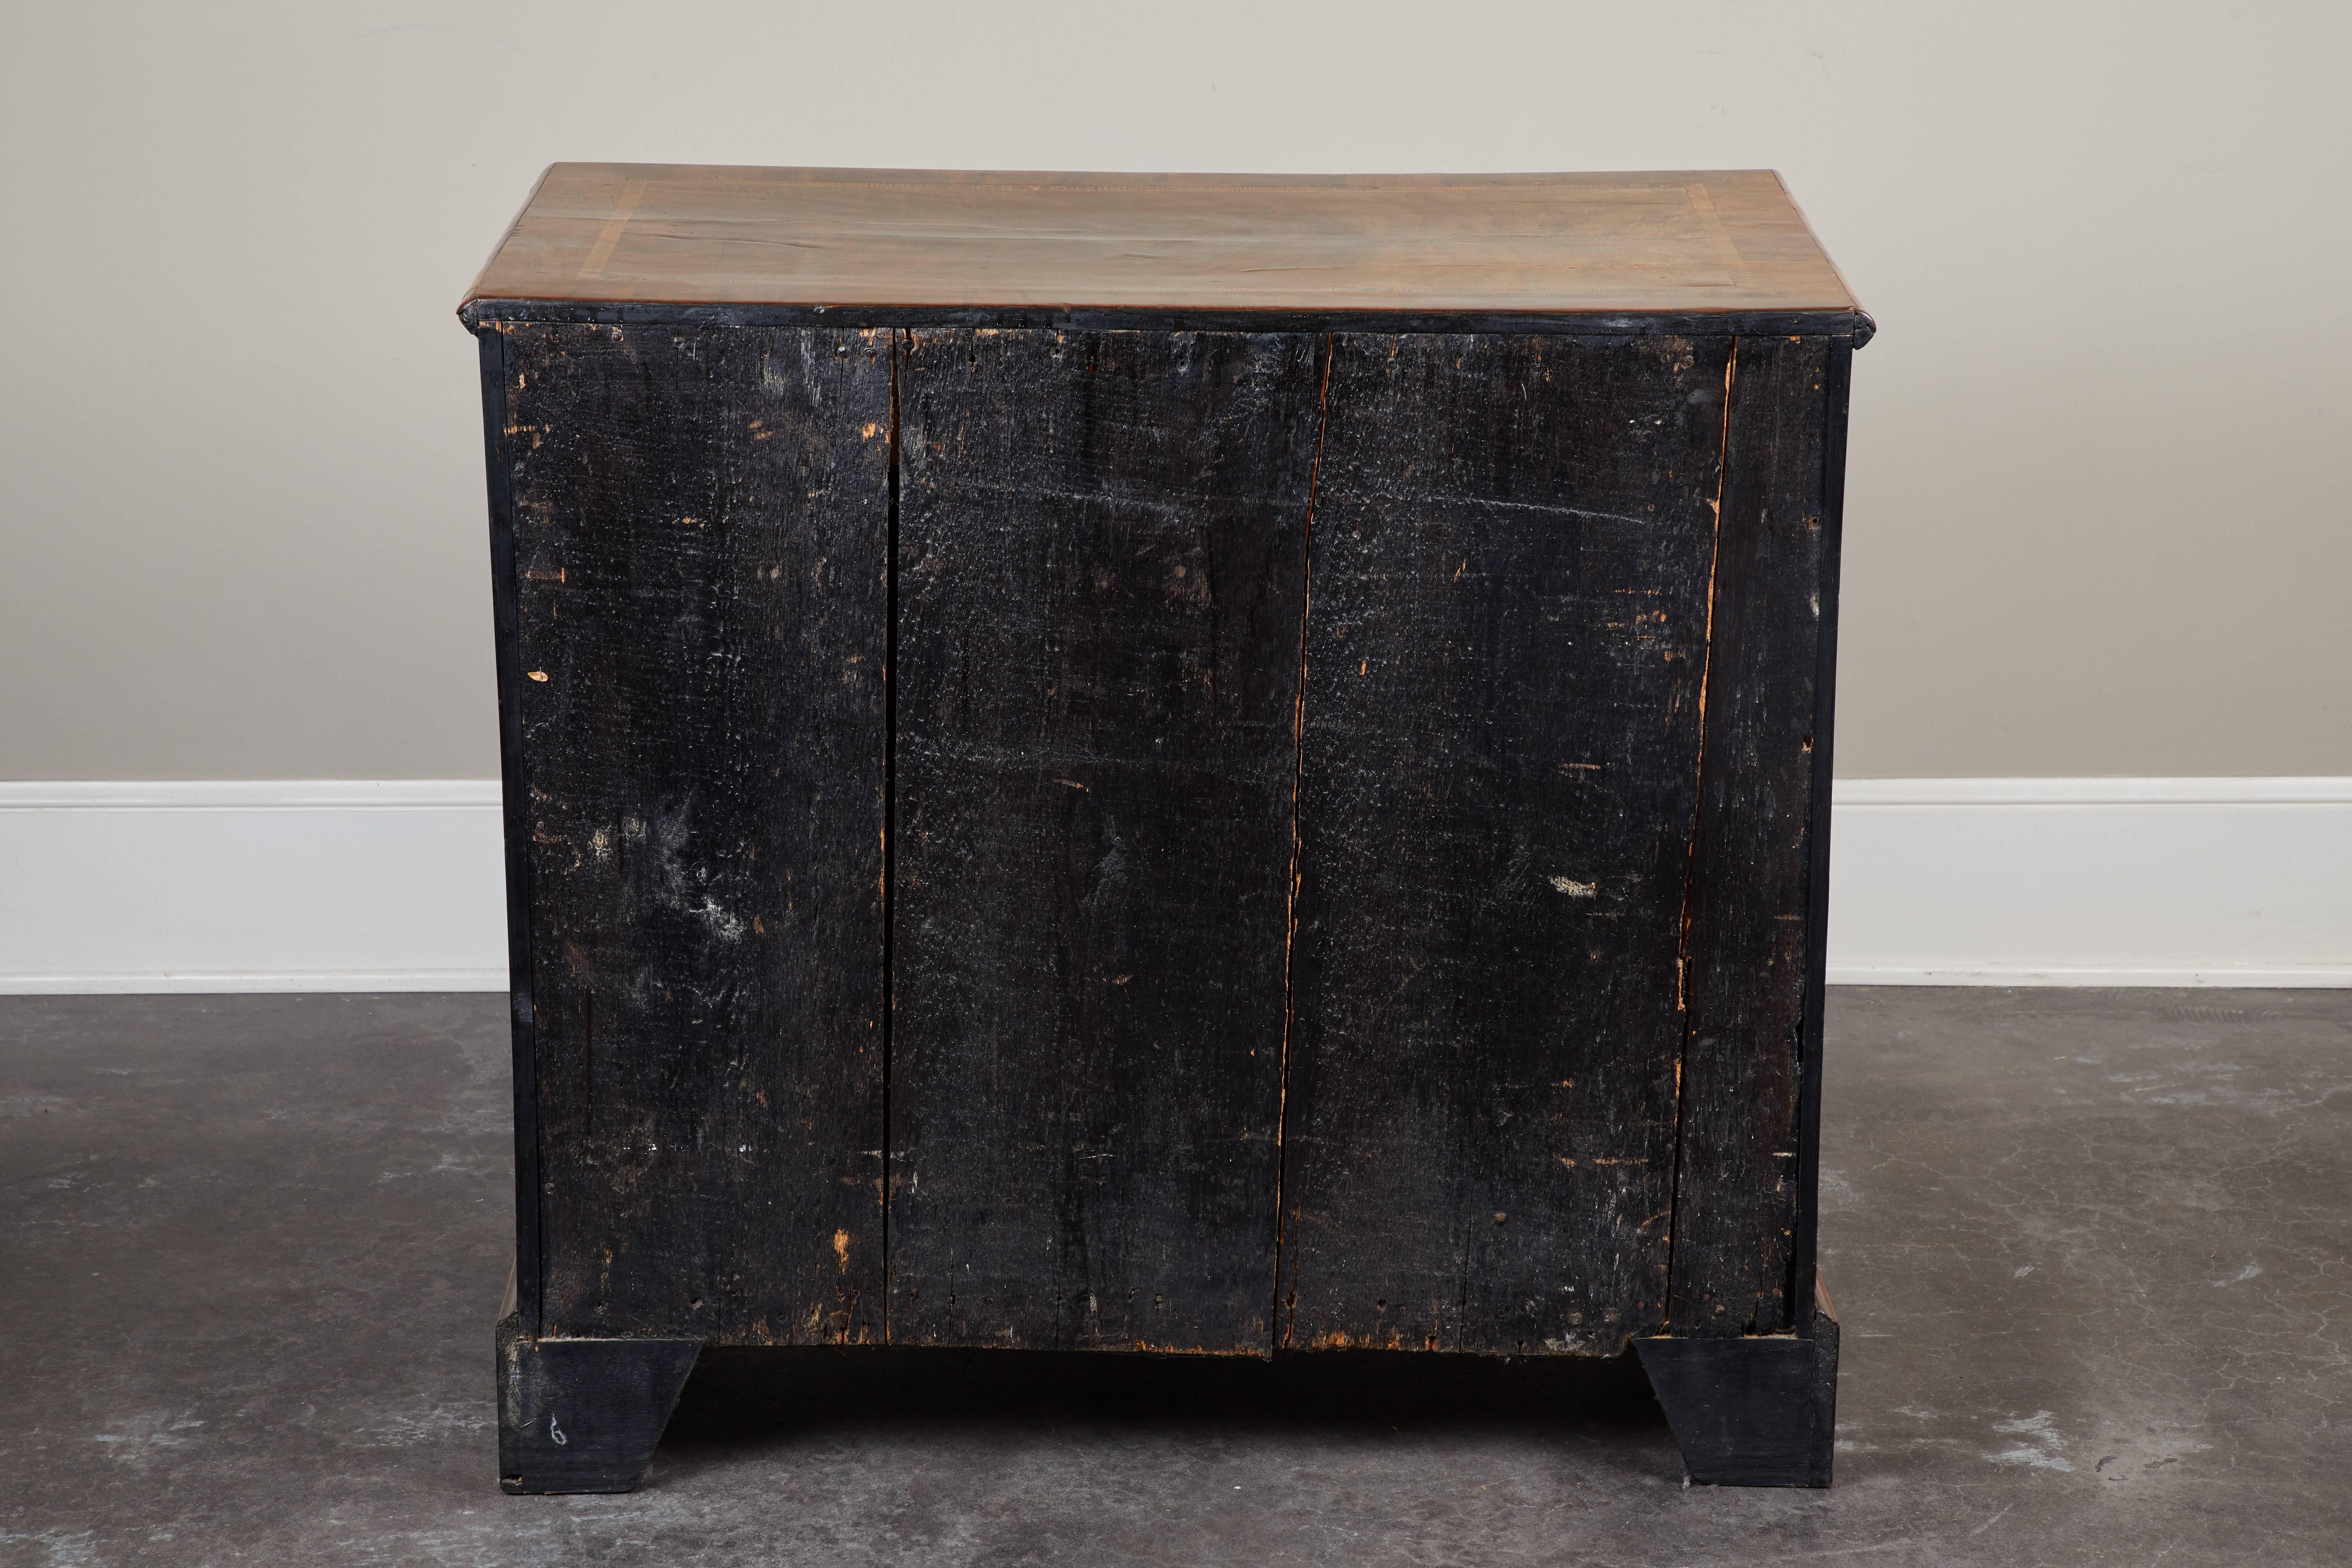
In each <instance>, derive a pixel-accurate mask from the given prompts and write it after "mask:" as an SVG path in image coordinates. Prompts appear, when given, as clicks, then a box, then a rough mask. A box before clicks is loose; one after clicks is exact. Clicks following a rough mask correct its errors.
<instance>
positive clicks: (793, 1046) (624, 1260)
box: [506, 326, 890, 1343]
mask: <svg viewBox="0 0 2352 1568" xmlns="http://www.w3.org/2000/svg"><path fill="white" fill-rule="evenodd" d="M507 335H508V340H509V343H508V353H507V358H506V364H507V374H508V377H509V382H508V387H507V399H508V407H509V418H510V425H509V430H508V432H507V437H508V441H509V449H510V451H511V452H512V458H513V480H512V492H513V507H514V513H515V528H514V531H515V569H516V574H517V600H518V627H517V631H516V637H517V642H518V647H519V650H520V668H521V670H522V672H523V679H521V680H520V682H519V683H518V689H519V692H520V720H521V737H522V745H521V749H522V752H523V769H522V772H523V775H524V783H525V785H526V787H527V788H528V791H529V796H530V801H529V811H528V826H529V833H530V866H529V888H530V900H531V910H532V923H531V938H530V939H531V948H532V952H531V969H532V976H533V981H534V994H533V995H532V998H531V1006H532V1013H533V1030H534V1035H535V1040H536V1047H535V1058H536V1067H537V1074H538V1085H537V1087H538V1104H537V1112H538V1119H539V1128H540V1142H541V1149H540V1171H541V1181H542V1184H543V1186H542V1195H541V1205H542V1207H541V1224H542V1227H543V1249H544V1264H543V1270H544V1272H543V1278H542V1312H543V1319H544V1323H545V1328H546V1331H547V1332H549V1333H551V1334H568V1335H583V1336H596V1335H602V1334H622V1335H635V1336H646V1337H675V1338H679V1339H695V1340H709V1341H719V1342H779V1343H805V1342H829V1341H844V1340H849V1341H855V1340H864V1339H879V1338H880V1337H881V1331H882V1330H881V1322H882V1301H881V1289H880V1286H881V1280H882V1260H881V1251H882V1204H881V1194H880V1185H881V1159H880V1151H881V1148H882V1121H883V1117H882V1088H883V1077H882V1072H883V1068H882V1063H883V1039H882V1024H883V994H884V986H883V949H882V937H883V932H882V888H881V879H882V878H881V873H882V827H883V784H884V766H885V746H886V742H885V728H884V680H885V677H884V670H883V662H884V651H885V638H886V613H885V603H886V598H885V595H886V584H885V563H886V553H885V552H886V550H887V524H888V472H889V431H888V426H889V419H890V358H889V355H890V345H889V338H888V336H887V334H869V333H859V332H846V331H751V330H744V329H720V330H713V331H703V332H699V333H696V334H692V335H680V334H674V333H671V332H667V331H646V330H643V329H630V330H622V329H614V328H601V327H559V326H516V327H511V328H509V329H507Z"/></svg>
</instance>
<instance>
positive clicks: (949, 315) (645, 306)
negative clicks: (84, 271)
mask: <svg viewBox="0 0 2352 1568" xmlns="http://www.w3.org/2000/svg"><path fill="white" fill-rule="evenodd" d="M457 315H458V319H459V320H461V321H464V322H465V323H466V324H467V326H477V325H479V324H481V323H483V322H488V321H585V322H602V323H607V324H612V325H633V326H634V325H642V326H662V327H688V326H730V327H743V326H751V327H807V326H820V327H822V326H831V327H860V328H867V327H882V328H892V327H907V328H942V327H982V328H997V329H1002V330H1004V331H1012V330H1015V329H1031V330H1037V331H1070V332H1107V331H1130V332H1318V333H1319V332H1478V333H1495V334H1501V335H1507V336H1527V335H1530V334H1548V335H1557V336H1567V337H1594V336H1608V335H1628V336H1640V337H1670V338H1692V337H1731V336H1738V335H1742V334H1748V335H1760V336H1787V335H1789V334H1790V333H1801V334H1804V335H1806V336H1811V337H1828V338H1832V339H1834V340H1836V341H1837V342H1847V343H1851V344H1852V345H1853V347H1855V348H1860V347H1862V346H1863V344H1864V343H1866V342H1869V341H1870V338H1871V334H1872V333H1873V332H1874V331H1877V328H1876V326H1875V324H1874V322H1873V321H1871V319H1870V315H1869V313H1868V312H1867V311H1864V310H1707V311H1693V310H1683V311H1671V310H1661V311H1645V312H1642V313H1639V314H1630V315H1629V314H1616V313H1612V312H1607V311H1575V310H1560V311H1496V310H1484V311H1480V310H1462V311H1455V310H1448V311H1433V310H1130V309H1099V308H1097V309H1093V310H1063V309H1056V310H1044V309H1033V308H1024V307H1021V306H1005V305H991V306H981V307H974V306H961V305H902V306H887V305H691V304H680V303H676V302H671V301H656V300H646V301H637V302H632V301H625V300H490V299H485V300H470V301H468V302H467V304H466V305H464V306H462V307H461V308H460V309H459V310H458V311H457Z"/></svg>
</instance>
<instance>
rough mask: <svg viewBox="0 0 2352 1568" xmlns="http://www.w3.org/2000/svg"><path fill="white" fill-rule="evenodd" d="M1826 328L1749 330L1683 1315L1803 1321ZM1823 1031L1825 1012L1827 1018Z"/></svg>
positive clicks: (1686, 1082) (1678, 1189)
mask: <svg viewBox="0 0 2352 1568" xmlns="http://www.w3.org/2000/svg"><path fill="white" fill-rule="evenodd" d="M1831 353H1832V346H1831V344H1830V343H1829V342H1827V341H1826V340H1825V339H1822V338H1742V339H1741V340H1740V341H1739V355H1738V371H1737V373H1736V374H1734V376H1733V378H1732V385H1731V421H1730V426H1729V436H1728V440H1727V447H1726V464H1725V476H1724V491H1723V537H1722V544H1721V547H1720V549H1719V550H1718V552H1717V565H1716V583H1715V630H1714V651H1713V655H1712V657H1711V658H1710V660H1709V663H1708V668H1707V702H1706V758H1705V761H1704V763H1702V769H1701V772H1702V777H1703V784H1702V788H1701V799H1700V806H1699V832H1698V841H1697V845H1696V850H1695V852H1694V854H1693V857H1692V874H1691V897H1690V930H1689V939H1688V964H1689V1000H1690V1025H1689V1029H1690V1033H1689V1040H1688V1043H1687V1045H1686V1046H1685V1051H1684V1066H1683V1120H1682V1133H1681V1153H1680V1157H1679V1160H1678V1162H1677V1166H1676V1175H1675V1246H1674V1285H1673V1295H1672V1306H1671V1309H1670V1310H1669V1313H1668V1318H1667V1325H1666V1326H1667V1329H1668V1331H1670V1332H1672V1333H1675V1334H1696V1335H1731V1334H1743V1333H1777V1332H1781V1331H1787V1330H1790V1329H1792V1328H1794V1327H1796V1326H1797V1323H1796V1314H1795V1312H1794V1310H1793V1307H1792V1304H1793V1303H1798V1302H1803V1303H1806V1304H1810V1300H1811V1298H1810V1295H1807V1296H1798V1295H1795V1294H1794V1293H1793V1292H1794V1290H1795V1287H1796V1283H1797V1280H1796V1274H1797V1272H1798V1270H1797V1268H1796V1267H1795V1265H1796V1259H1797V1238H1796V1231H1797V1223H1798V1207H1799V1197H1800V1191H1801V1156H1802V1154H1803V1152H1804V1150H1803V1148H1802V1142H1801V1121H1802V1117H1801V1088H1802V1075H1801V1061H1802V1057H1803V1037H1804V1036H1805V1033H1806V1030H1807V1019H1806V1010H1805V997H1806V991H1807V979H1808V974H1809V972H1811V970H1813V969H1814V968H1815V967H1817V965H1818V954H1817V953H1815V952H1813V951H1812V942H1811V935H1812V933H1811V930H1810V927H1811V924H1812V923H1813V922H1811V921H1810V920H1809V915H1810V913H1811V900H1810V898H1809V889H1810V880H1811V878H1810V860H1811V844H1810V843H1809V827H1810V826H1811V822H1812V820H1813V814H1814V805H1815V801H1814V795H1813V791H1814V787H1815V766H1814V757H1813V742H1814V726H1815V722H1816V709H1817V703H1816V695H1817V690H1818V682H1819V680H1820V679H1821V671H1820V668H1819V655H1820V648H1821V643H1820V637H1821V627H1822V605H1823V601H1822V592H1823V590H1824V588H1825V587H1827V588H1829V589H1830V590H1831V591H1832V593H1833V592H1834V581H1833V580H1830V581H1828V582H1826V583H1825V580H1824V578H1823V574H1822V572H1823V563H1824V550H1825V544H1824V533H1823V527H1822V520H1823V517H1824V514H1825V507H1824V492H1823V488H1822V487H1823V475H1824V463H1823V458H1824V439H1825V432H1826V424H1825V417H1824V416H1825V411H1826V406H1827V405H1826V399H1825V384H1826V380H1827V375H1828V371H1829V364H1830V354H1831ZM1814 1037H1815V1038H1816V1039H1818V1023H1817V1021H1816V1024H1815V1036H1814Z"/></svg>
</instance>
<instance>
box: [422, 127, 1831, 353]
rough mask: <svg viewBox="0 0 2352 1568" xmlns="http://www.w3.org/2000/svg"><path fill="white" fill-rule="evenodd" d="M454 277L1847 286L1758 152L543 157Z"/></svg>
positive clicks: (775, 284) (821, 301)
mask: <svg viewBox="0 0 2352 1568" xmlns="http://www.w3.org/2000/svg"><path fill="white" fill-rule="evenodd" d="M467 300H469V301H470V300H604V301H639V302H643V301H666V302H672V303H680V304H709V305H720V304H771V305H822V306H827V307H832V308H845V307H846V308H861V307H885V306H967V307H998V308H1018V307H1041V306H1042V307H1063V308H1072V309H1080V310H1084V309H1107V308H1118V307H1145V308H1150V309H1154V310H1329V311H1349V310H1398V309H1413V310H1456V311H1460V310H1502V311H1529V312H1550V311H1567V312H1599V313H1603V314H1609V313H1622V312H1641V311H1698V312H1716V311H1742V310H1747V311H1754V310H1804V311H1826V312H1844V313H1847V314H1849V315H1850V314H1852V313H1853V312H1854V310H1855V309H1856V307H1855V305H1854V302H1853V297H1852V296H1851V295H1850V294H1849V293H1848V292H1847V290H1846V288H1845V285H1844V283H1843V281H1842V280H1841V279H1839V277H1838V275H1837V269H1836V268H1834V267H1832V266H1831V265H1830V262H1829V259H1828V258H1827V257H1825V256H1824V255H1823V254H1822V249H1821V247H1820V245H1819V244H1818V243H1817V242H1816V241H1815V240H1814V238H1813V236H1812V233H1811V230H1810V229H1809V228H1808V227H1807V226H1806V224H1805V220H1804V216H1803V215H1802V214H1801V213H1800V212H1799V211H1798V210H1797V207H1796V205H1795V204H1794V203H1793V202H1792V201H1791V200H1790V197H1789V194H1788V191H1787V189H1786V188H1785V187H1784V186H1783V185H1782V184H1781V183H1780V176H1779V175H1777V174H1772V173H1770V172H1769V171H1767V170H1728V171H1726V170H1717V171H1711V172H1687V171H1686V172H1675V173H1660V174H1344V175H1301V174H1029V173H982V172H977V171H937V170H928V171H927V170H876V169H761V168H727V167H703V166H695V165H686V164H660V163H648V164H635V163H558V164H556V165H554V166H553V167H552V168H551V169H549V170H548V171H547V173H546V174H545V175H544V176H542V178H541V182H540V184H539V186H538V188H537V189H536V190H535V191H534V192H533V193H532V195H531V197H530V202H529V204H528V205H526V206H525V208H524V210H523V211H522V213H521V215H520V216H519V217H518V218H517V219H516V221H515V224H514V226H513V227H512V228H511V229H510V230H509V233H508V235H507V237H506V239H505V241H504V242H503V244H502V245H501V246H500V247H499V251H498V253H497V255H495V256H494V257H493V258H491V260H490V262H489V265H488V267H487V268H485V269H484V270H483V272H482V275H481V276H480V278H478V279H477V280H476V281H475V284H474V287H473V289H471V291H470V292H469V293H468V294H467ZM866 324H871V323H866Z"/></svg>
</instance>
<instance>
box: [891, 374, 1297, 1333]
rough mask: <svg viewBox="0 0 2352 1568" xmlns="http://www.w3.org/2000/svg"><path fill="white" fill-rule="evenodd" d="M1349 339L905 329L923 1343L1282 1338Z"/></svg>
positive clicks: (910, 962)
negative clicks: (1294, 931)
mask: <svg viewBox="0 0 2352 1568" xmlns="http://www.w3.org/2000/svg"><path fill="white" fill-rule="evenodd" d="M1320 347H1321V343H1320V340H1318V339H1314V338H1307V337H1296V336H1258V337H1245V336H1238V335H1213V334H1212V335H1191V334H1178V335H1174V336H1169V335H1162V334H1137V333H1057V332H1043V331H1035V332H1032V331H1007V332H999V333H976V332H968V331H936V332H934V331H922V332H916V333H914V334H912V335H911V338H910V341H909V343H908V351H907V354H906V358H905V361H904V369H903V371H902V383H901V386H900V394H899V407H900V440H899V450H900V453H901V460H902V475H901V480H900V485H899V492H898V493H899V507H898V660H899V665H898V671H897V698H896V712H897V725H898V733H897V756H896V763H895V768H896V773H895V778H896V791H897V811H896V831H895V833H894V835H893V842H894V847H893V867H894V870H893V877H894V881H893V902H894V913H893V930H894V937H893V943H894V947H893V954H894V960H893V962H894V973H893V1017H892V1032H891V1057H892V1060H891V1069H890V1070H891V1077H890V1149H891V1162H892V1163H891V1197H890V1286H891V1296H890V1337H891V1339H892V1341H893V1342H898V1343H930V1344H996V1345H1019V1346H1048V1347H1050V1346H1066V1347H1081V1346H1084V1347H1116V1348H1136V1349H1147V1348H1148V1349H1153V1350H1181V1351H1210V1352H1240V1353H1249V1354H1258V1355H1263V1354H1265V1353H1266V1352H1267V1351H1268V1349H1269V1346H1270V1338H1271V1334H1270V1329H1269V1325H1268V1322H1267V1313H1268V1310H1269V1309H1270V1307H1271V1304H1272V1301H1273V1299H1274V1279H1275V1212H1276V1199H1275V1189H1276V1174H1277V1158H1278V1156H1277V1149H1276V1131H1277V1122H1278V1118H1279V1113H1280V1103H1281V1092H1282V1090H1281V1071H1282V1035H1283V946H1284V931H1285V926H1286V914H1287V911H1286V895H1287V879H1288V862H1289V856H1290V818H1291V795H1292V788H1293V784H1294V773H1295V768H1296V749H1295V738H1294V732H1293V731H1294V721H1295V717H1296V713H1297V681H1298V655H1299V635H1300V626H1301V623H1302V619H1303V616H1304V612H1305V604H1304V596H1303V590H1304V571H1305V537H1306V535H1305V528H1306V521H1307V498H1308V483H1309V479H1310V475H1311V473H1312V469H1313V465H1314V450H1315V439H1316V431H1317V425H1318V381H1319V372H1320V365H1319V363H1318V360H1319V350H1320Z"/></svg>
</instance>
